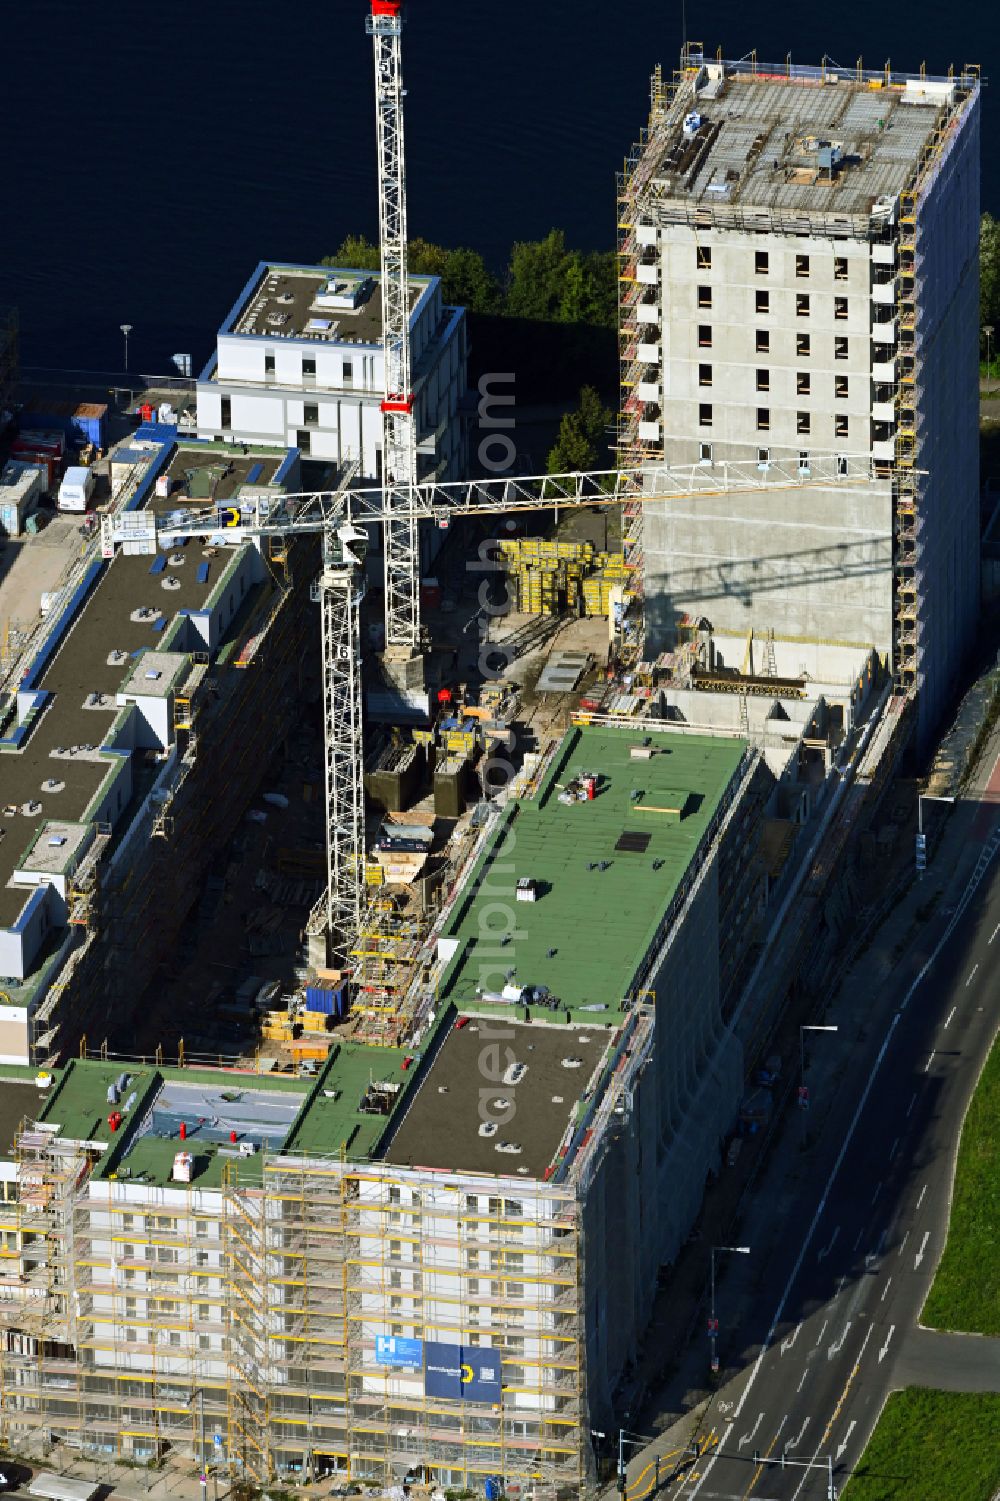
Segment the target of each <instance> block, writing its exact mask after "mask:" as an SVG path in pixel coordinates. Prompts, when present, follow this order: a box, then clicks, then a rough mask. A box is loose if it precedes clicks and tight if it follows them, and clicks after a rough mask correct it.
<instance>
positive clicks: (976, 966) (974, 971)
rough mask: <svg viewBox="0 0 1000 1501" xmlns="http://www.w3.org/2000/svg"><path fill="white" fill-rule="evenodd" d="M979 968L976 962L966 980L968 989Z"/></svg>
mask: <svg viewBox="0 0 1000 1501" xmlns="http://www.w3.org/2000/svg"><path fill="white" fill-rule="evenodd" d="M978 969H979V965H978V964H974V965H973V966H972V969H971V970H970V971H969V978H968V979H967V980H966V982H965V988H966V990H968V988H969V986H970V985H971V984H972V982H973V980H974V979H975V978H976V972H977V970H978ZM947 1025H948V1024H947V1022H946V1023H945V1026H947Z"/></svg>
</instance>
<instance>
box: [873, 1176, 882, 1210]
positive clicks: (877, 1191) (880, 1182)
mask: <svg viewBox="0 0 1000 1501" xmlns="http://www.w3.org/2000/svg"><path fill="white" fill-rule="evenodd" d="M881 1192H882V1180H881V1178H880V1179H879V1182H878V1187H877V1188H876V1189H875V1192H874V1193H873V1194H872V1203H873V1204H874V1202H875V1200H876V1199H877V1198H878V1196H879V1194H880V1193H881Z"/></svg>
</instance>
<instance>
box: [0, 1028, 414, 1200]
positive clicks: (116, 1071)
mask: <svg viewBox="0 0 1000 1501" xmlns="http://www.w3.org/2000/svg"><path fill="white" fill-rule="evenodd" d="M421 1062H422V1059H421V1056H420V1055H419V1054H415V1053H406V1052H404V1051H402V1050H399V1049H394V1048H377V1047H364V1046H362V1045H360V1044H358V1043H353V1042H350V1041H346V1040H344V1041H341V1040H339V1039H337V1040H333V1045H332V1047H331V1049H330V1056H329V1058H328V1059H327V1062H326V1063H325V1064H324V1065H323V1067H322V1069H321V1071H320V1073H319V1075H318V1076H317V1078H316V1079H315V1080H310V1079H302V1078H297V1077H295V1076H293V1075H290V1074H276V1073H272V1074H254V1073H242V1072H238V1071H235V1070H229V1069H197V1068H155V1067H153V1066H152V1065H147V1064H140V1063H132V1064H129V1063H124V1062H118V1063H114V1064H112V1063H102V1062H99V1061H97V1060H92V1059H74V1060H73V1061H72V1062H71V1063H70V1064H68V1065H67V1067H66V1068H65V1070H64V1071H63V1072H62V1074H61V1076H60V1078H59V1080H58V1082H57V1083H56V1084H55V1086H54V1087H53V1089H52V1090H51V1091H50V1092H49V1093H48V1094H47V1095H41V1094H39V1093H38V1091H34V1092H33V1093H34V1101H35V1103H34V1107H33V1110H28V1111H21V1113H20V1114H19V1115H18V1120H20V1118H21V1115H22V1114H28V1115H33V1116H34V1117H36V1118H38V1119H40V1120H44V1121H46V1122H47V1123H48V1124H50V1125H58V1126H59V1128H60V1129H59V1134H60V1135H61V1136H63V1137H66V1138H68V1139H70V1140H73V1141H94V1142H98V1143H100V1144H101V1145H103V1146H105V1147H106V1151H105V1153H104V1155H103V1156H102V1157H101V1158H100V1159H99V1161H98V1162H97V1165H96V1166H95V1169H94V1174H95V1177H97V1178H110V1177H117V1178H124V1179H129V1180H131V1181H134V1182H139V1183H147V1184H154V1185H155V1184H166V1183H170V1182H171V1178H172V1172H173V1164H174V1157H175V1155H176V1154H177V1153H178V1152H182V1151H187V1152H190V1153H191V1155H192V1157H193V1158H194V1163H193V1179H192V1181H193V1183H194V1184H195V1185H197V1186H198V1187H201V1188H218V1187H219V1186H221V1183H222V1178H223V1171H224V1168H225V1165H226V1163H227V1162H232V1161H235V1162H237V1163H238V1164H239V1168H240V1173H241V1176H244V1177H245V1176H246V1174H247V1173H251V1174H252V1173H253V1171H254V1163H255V1162H256V1163H258V1164H259V1162H260V1154H259V1149H260V1148H262V1147H264V1148H266V1149H267V1151H268V1152H269V1153H271V1154H272V1156H273V1154H274V1153H275V1152H285V1153H288V1154H289V1155H304V1156H315V1157H336V1156H339V1155H340V1153H341V1151H342V1150H343V1151H344V1152H345V1153H346V1154H347V1155H348V1156H349V1157H351V1158H364V1157H369V1156H371V1155H372V1154H373V1153H374V1151H375V1149H376V1147H377V1146H378V1143H379V1142H380V1141H381V1139H382V1137H383V1136H384V1135H385V1132H386V1128H387V1127H388V1125H389V1124H390V1120H391V1119H393V1118H394V1117H395V1116H396V1114H397V1112H398V1110H399V1108H400V1106H401V1105H402V1104H403V1102H404V1100H405V1099H406V1097H407V1096H408V1094H409V1092H410V1090H411V1088H412V1087H413V1085H414V1084H415V1083H416V1082H417V1080H418V1078H419V1077H420V1075H421ZM404 1065H405V1067H404ZM123 1075H127V1076H128V1077H127V1082H125V1083H124V1085H123V1087H122V1088H121V1090H120V1098H119V1101H118V1103H117V1104H115V1105H113V1104H112V1103H111V1102H110V1101H109V1099H108V1090H109V1089H110V1088H111V1086H112V1085H116V1084H117V1082H118V1081H119V1080H120V1079H121V1078H122V1076H123ZM0 1077H2V1074H0ZM5 1088H6V1085H4V1084H0V1095H2V1094H3V1091H4V1089H5ZM115 1110H120V1111H122V1113H123V1117H124V1119H123V1121H122V1124H121V1125H120V1126H119V1128H118V1129H117V1130H116V1131H112V1130H111V1128H110V1126H109V1124H108V1116H109V1115H110V1114H111V1113H112V1112H113V1111H115ZM39 1112H40V1113H39ZM0 1119H2V1118H0ZM181 1122H183V1123H184V1126H185V1139H184V1140H183V1141H182V1140H181V1138H180V1126H181ZM14 1124H15V1126H16V1124H17V1122H15V1123H14ZM234 1131H235V1133H236V1137H237V1140H236V1141H235V1142H233V1141H231V1140H230V1133H231V1132H234ZM241 1142H242V1143H253V1144H254V1145H255V1146H256V1147H257V1148H258V1151H257V1152H256V1153H254V1154H253V1155H251V1156H248V1157H244V1156H242V1155H241V1154H240V1143H241Z"/></svg>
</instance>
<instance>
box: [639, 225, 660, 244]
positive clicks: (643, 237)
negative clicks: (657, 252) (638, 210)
mask: <svg viewBox="0 0 1000 1501" xmlns="http://www.w3.org/2000/svg"><path fill="white" fill-rule="evenodd" d="M635 237H636V239H637V240H638V241H639V244H640V245H655V244H656V241H657V238H658V234H657V229H656V225H655V224H638V225H637V226H636V231H635Z"/></svg>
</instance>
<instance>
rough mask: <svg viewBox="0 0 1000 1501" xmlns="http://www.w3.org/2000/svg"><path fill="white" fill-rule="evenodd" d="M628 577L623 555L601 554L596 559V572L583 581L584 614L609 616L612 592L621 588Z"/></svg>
mask: <svg viewBox="0 0 1000 1501" xmlns="http://www.w3.org/2000/svg"><path fill="white" fill-rule="evenodd" d="M627 576H628V575H627V572H626V568H625V559H624V557H623V556H622V554H621V553H611V552H599V553H598V554H597V555H596V557H595V558H594V572H593V573H592V574H591V575H590V576H589V578H586V579H584V581H583V611H584V614H585V615H607V614H608V612H609V611H610V609H611V596H612V591H613V590H614V589H616V588H619V587H621V585H622V584H624V583H625V580H626V578H627Z"/></svg>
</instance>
